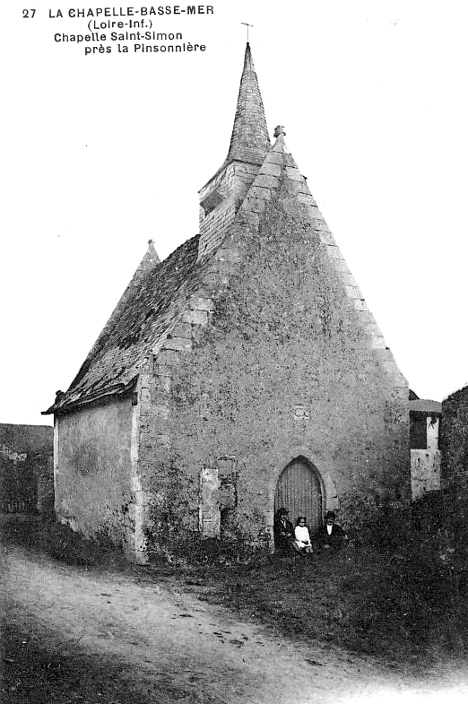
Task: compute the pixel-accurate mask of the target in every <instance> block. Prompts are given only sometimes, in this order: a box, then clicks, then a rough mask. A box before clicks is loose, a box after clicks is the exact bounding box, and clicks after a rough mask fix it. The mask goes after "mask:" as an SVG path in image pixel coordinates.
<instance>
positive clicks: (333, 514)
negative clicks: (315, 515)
mask: <svg viewBox="0 0 468 704" xmlns="http://www.w3.org/2000/svg"><path fill="white" fill-rule="evenodd" d="M329 518H331V519H332V520H335V518H336V513H335V512H334V511H327V512H326V514H325V520H326V521H327V520H328V519H329Z"/></svg>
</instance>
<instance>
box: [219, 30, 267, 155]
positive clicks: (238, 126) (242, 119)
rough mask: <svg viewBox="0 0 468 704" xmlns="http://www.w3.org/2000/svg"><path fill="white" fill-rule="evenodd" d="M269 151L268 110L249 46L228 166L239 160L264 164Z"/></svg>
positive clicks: (240, 87) (246, 49)
mask: <svg viewBox="0 0 468 704" xmlns="http://www.w3.org/2000/svg"><path fill="white" fill-rule="evenodd" d="M269 148H270V138H269V136H268V129H267V124H266V118H265V109H264V107H263V101H262V96H261V94H260V88H259V87H258V79H257V74H256V73H255V66H254V62H253V59H252V52H251V51H250V44H249V42H247V45H246V48H245V58H244V70H243V72H242V77H241V81H240V86H239V96H238V98H237V109H236V115H235V118H234V126H233V128H232V135H231V144H230V146H229V153H228V155H227V158H226V161H225V163H226V164H228V163H229V162H231V161H233V160H234V159H237V160H239V161H247V162H249V163H251V164H261V163H262V162H263V160H264V158H265V155H266V153H267V151H268V149H269Z"/></svg>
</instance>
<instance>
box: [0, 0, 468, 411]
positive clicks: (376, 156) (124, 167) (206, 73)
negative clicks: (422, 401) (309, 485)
mask: <svg viewBox="0 0 468 704" xmlns="http://www.w3.org/2000/svg"><path fill="white" fill-rule="evenodd" d="M180 2H181V4H182V5H184V3H182V0H180ZM35 4H36V3H34V2H32V0H31V2H30V6H31V7H34V5H35ZM144 4H145V3H141V2H136V1H135V2H134V6H135V7H140V6H141V5H144ZM146 4H149V3H146ZM37 5H39V6H42V5H43V3H42V2H41V0H39V2H38V3H37ZM128 5H131V2H130V0H129V2H126V3H122V6H124V7H126V6H128ZM213 5H214V8H215V13H214V15H213V16H204V17H203V16H201V17H198V18H193V17H178V18H174V17H163V18H159V19H157V24H155V26H154V29H156V30H157V31H160V32H163V31H166V32H182V33H183V34H184V39H185V41H189V42H192V43H204V44H206V45H207V50H206V52H205V53H199V54H194V53H185V54H150V53H146V54H134V53H129V54H118V53H116V46H115V43H111V42H105V44H112V46H113V51H112V53H111V54H110V55H108V54H105V55H97V56H88V57H86V56H84V49H83V46H84V45H83V44H81V45H80V46H76V45H75V44H57V43H54V41H53V34H54V32H66V33H78V32H81V33H86V30H85V24H86V23H85V21H84V20H80V21H78V20H69V19H62V20H60V19H55V20H52V19H48V17H47V15H48V9H49V7H50V8H51V10H52V12H55V10H56V9H57V8H60V9H62V11H63V12H64V14H65V10H67V8H69V7H94V8H95V7H98V6H111V5H106V4H105V3H104V2H103V3H98V2H93V1H92V0H89V2H87V3H83V4H81V5H78V4H76V3H75V4H73V3H69V2H60V0H58V3H57V4H56V5H47V6H45V5H44V7H39V8H37V13H36V17H35V18H34V19H32V20H24V19H22V16H21V15H22V13H21V9H22V8H21V6H20V5H19V4H18V3H17V2H16V0H5V2H4V3H3V4H2V7H1V9H0V27H1V29H0V33H1V34H0V37H1V52H2V65H3V67H4V73H6V74H7V75H4V77H3V79H2V83H3V91H2V92H3V97H4V99H5V103H4V110H3V118H4V119H3V122H4V127H3V130H2V138H3V145H2V155H3V156H2V166H3V169H2V170H3V173H4V176H5V181H4V184H3V186H2V195H3V196H4V199H3V206H2V209H1V214H2V215H1V218H2V227H1V233H2V237H1V262H2V275H1V277H0V286H1V291H0V295H1V298H0V300H1V301H2V304H3V311H2V328H3V336H2V345H1V348H0V349H1V351H0V357H1V359H0V361H1V368H2V372H3V374H2V377H3V379H2V385H1V393H0V422H9V423H39V424H44V423H46V424H49V423H51V422H52V419H51V418H50V416H47V417H44V416H41V415H40V411H42V410H45V409H46V408H47V407H48V406H49V405H50V404H51V403H52V402H53V400H54V396H55V391H56V390H57V389H62V390H65V389H66V388H67V387H68V385H69V384H70V382H71V381H72V379H73V377H74V376H75V374H76V373H77V371H78V369H79V367H80V365H81V364H82V362H83V361H84V359H85V357H86V355H87V353H88V351H89V349H90V348H91V346H92V345H93V343H94V341H95V340H96V338H97V336H98V334H99V332H100V331H101V329H102V327H103V326H104V324H105V322H106V320H107V318H108V317H109V315H110V313H111V312H112V310H113V308H114V306H115V304H116V303H117V301H118V299H119V297H120V295H121V294H122V292H123V290H124V288H125V287H126V285H127V283H128V282H129V280H130V278H131V276H132V275H133V272H134V270H135V268H136V267H137V265H138V263H139V261H140V259H141V258H142V257H143V255H144V253H145V251H146V249H147V241H148V239H150V238H152V239H154V240H155V246H156V249H157V251H158V253H159V255H160V256H161V257H162V258H165V257H166V256H167V255H168V254H169V253H170V252H171V251H172V250H174V249H175V248H176V247H177V246H178V245H179V244H181V243H182V242H183V241H184V240H186V239H187V238H189V237H191V236H193V235H194V234H196V233H197V232H198V195H197V191H198V190H199V189H200V188H201V186H203V185H204V183H205V182H206V181H207V180H208V179H209V178H210V176H212V175H213V173H214V172H215V171H216V170H217V168H218V167H219V166H220V165H221V163H222V162H223V160H224V158H225V156H226V153H227V149H228V146H229V139H230V134H231V128H232V122H233V118H234V111H235V104H236V100H237V91H238V86H239V80H240V75H241V70H242V63H243V55H244V48H245V28H244V27H242V25H241V24H240V23H241V22H250V23H251V24H253V25H254V29H253V30H251V36H250V41H251V46H252V52H253V56H254V61H255V65H256V69H257V74H258V78H259V83H260V89H261V92H262V95H263V100H264V103H265V110H266V116H267V121H268V125H269V129H270V133H272V132H273V129H274V127H275V126H276V125H277V124H282V125H284V126H285V128H286V133H287V136H286V141H287V144H288V146H289V148H290V150H291V152H292V154H293V156H294V158H295V160H296V162H297V163H298V166H299V168H300V169H301V171H302V173H303V174H304V175H305V176H307V177H308V183H309V187H310V188H311V191H312V193H313V195H314V196H315V198H316V200H317V202H318V204H319V207H320V208H321V210H322V213H323V215H324V216H325V218H326V220H327V222H328V224H329V225H330V227H331V229H332V231H333V233H334V235H335V237H336V239H337V242H338V244H339V246H340V247H341V249H342V251H343V254H344V256H345V258H346V260H347V262H348V265H349V267H350V269H351V271H352V272H353V274H354V276H355V278H356V280H357V282H358V285H359V286H360V288H361V290H362V292H363V295H364V296H365V298H366V300H367V302H368V304H369V306H370V308H371V310H372V312H373V314H374V316H375V318H376V320H377V322H378V324H379V326H380V328H381V329H382V332H383V334H384V337H385V339H386V341H387V344H388V345H389V346H390V347H391V349H392V351H393V353H394V355H395V357H396V360H397V362H398V364H399V366H400V368H401V370H402V372H403V374H404V375H405V376H406V378H407V379H408V381H409V383H410V386H411V387H412V388H413V389H414V390H415V391H416V393H417V394H418V395H419V396H421V397H425V398H433V399H436V400H442V398H443V397H444V396H446V395H447V394H449V393H451V392H452V391H454V390H455V389H457V388H459V387H461V386H463V385H464V384H466V383H467V382H468V368H467V366H468V365H467V363H466V360H465V356H466V346H467V345H466V343H467V332H466V324H465V301H466V295H465V289H466V275H465V272H466V255H467V245H466V242H467V236H468V212H467V208H466V206H465V199H466V192H467V186H468V174H467V169H468V166H467V164H468V136H467V134H468V129H467V126H468V99H467V90H466V83H467V79H466V74H467V67H468V41H467V36H468V27H467V24H468V23H467V21H468V4H467V3H466V2H464V0H460V1H459V2H455V1H453V0H452V1H450V0H441V1H438V0H437V1H435V0H434V1H433V2H430V1H427V0H426V1H423V0H413V1H412V0H402V1H401V2H400V1H397V0H387V1H385V0H379V1H378V2H376V0H372V1H370V0H369V1H368V2H364V1H363V0H352V1H351V0H290V1H289V2H285V1H283V2H279V0H268V1H266V0H213ZM117 7H120V5H117ZM102 31H106V30H102ZM6 67H8V69H6Z"/></svg>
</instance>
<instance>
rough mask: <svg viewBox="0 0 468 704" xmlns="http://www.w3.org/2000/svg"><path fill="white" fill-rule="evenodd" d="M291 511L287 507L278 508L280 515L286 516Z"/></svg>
mask: <svg viewBox="0 0 468 704" xmlns="http://www.w3.org/2000/svg"><path fill="white" fill-rule="evenodd" d="M288 513H289V511H288V509H287V508H279V509H278V516H286V515H287V514H288Z"/></svg>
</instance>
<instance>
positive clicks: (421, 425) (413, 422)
mask: <svg viewBox="0 0 468 704" xmlns="http://www.w3.org/2000/svg"><path fill="white" fill-rule="evenodd" d="M410 448H411V449H412V450H427V420H426V416H425V415H424V414H422V413H418V414H413V413H411V415H410Z"/></svg>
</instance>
